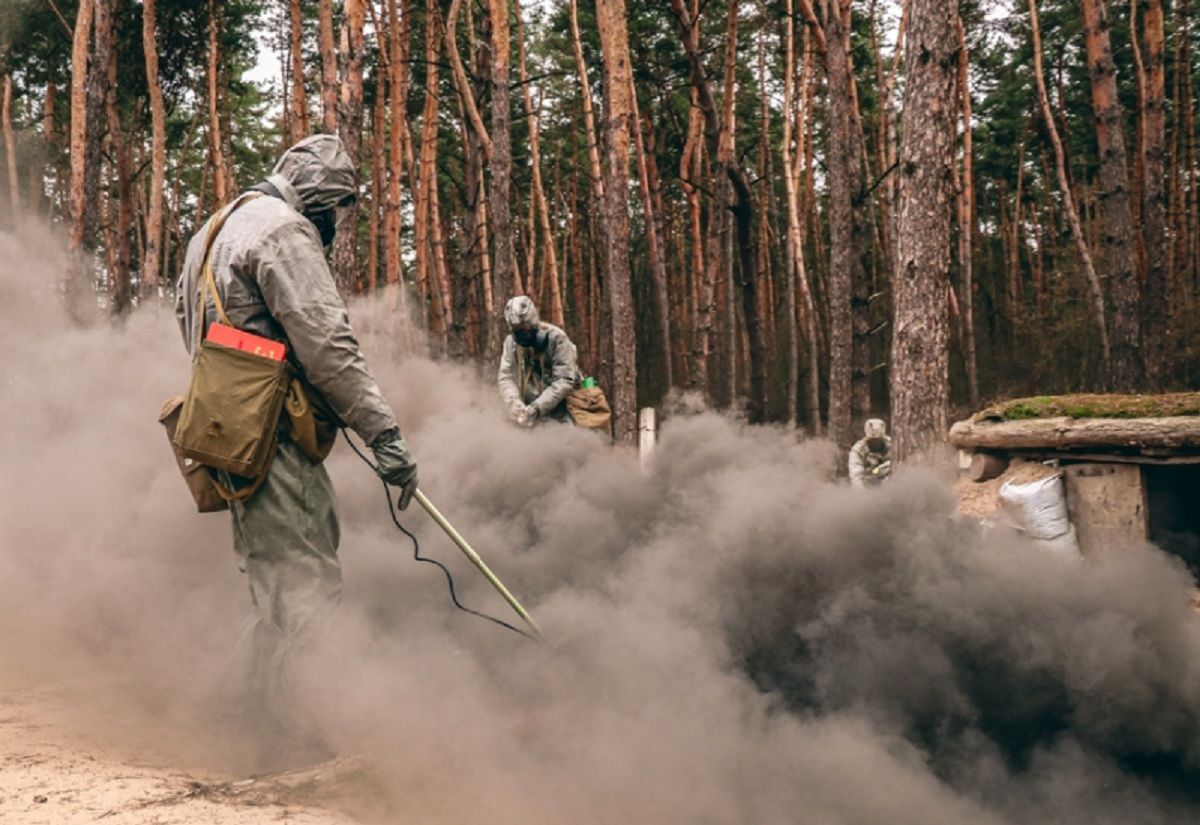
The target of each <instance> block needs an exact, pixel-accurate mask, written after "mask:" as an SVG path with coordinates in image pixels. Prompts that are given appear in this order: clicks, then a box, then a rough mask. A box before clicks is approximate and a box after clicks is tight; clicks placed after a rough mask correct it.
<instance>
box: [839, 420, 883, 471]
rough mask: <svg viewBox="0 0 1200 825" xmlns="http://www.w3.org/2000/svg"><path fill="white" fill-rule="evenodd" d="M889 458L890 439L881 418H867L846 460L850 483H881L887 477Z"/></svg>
mask: <svg viewBox="0 0 1200 825" xmlns="http://www.w3.org/2000/svg"><path fill="white" fill-rule="evenodd" d="M891 460H892V439H891V436H889V435H888V434H887V428H886V427H885V426H884V423H883V419H880V418H871V419H868V420H867V422H866V424H865V425H863V437H862V438H860V439H859V440H858V441H856V442H855V443H854V446H853V447H851V448H850V456H849V459H848V460H847V464H848V467H847V469H848V470H849V471H850V483H851V484H852V485H853V486H855V487H862V486H864V484H867V483H871V484H878V483H881V482H882V481H883V480H884V479H885V478H887V475H888V471H889V470H890V467H891V463H890V462H891Z"/></svg>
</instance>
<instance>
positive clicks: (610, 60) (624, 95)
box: [596, 0, 638, 444]
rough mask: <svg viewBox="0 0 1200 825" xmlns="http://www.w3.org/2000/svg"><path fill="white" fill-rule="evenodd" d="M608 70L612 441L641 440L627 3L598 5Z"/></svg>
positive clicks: (605, 211) (606, 239) (603, 217)
mask: <svg viewBox="0 0 1200 825" xmlns="http://www.w3.org/2000/svg"><path fill="white" fill-rule="evenodd" d="M596 24H597V28H598V29H599V33H600V48H601V53H602V55H603V64H604V102H605V109H604V173H605V181H604V197H603V199H602V201H601V208H600V226H601V233H602V234H601V237H602V238H603V243H604V248H605V255H604V264H605V272H604V293H605V303H606V305H607V307H608V312H609V339H610V341H611V344H612V359H613V362H612V375H613V381H612V385H611V392H610V393H609V397H610V398H611V399H612V402H611V403H612V410H613V437H614V438H615V439H616V440H617V441H618V442H622V443H625V444H632V443H634V441H635V439H636V438H637V426H638V422H637V335H636V333H635V329H634V322H633V295H632V287H631V281H630V269H629V143H630V137H631V133H632V131H633V129H634V128H636V126H635V122H634V114H633V101H632V100H631V97H632V93H633V72H632V67H631V66H630V63H629V34H628V31H627V29H626V16H625V0H597V1H596Z"/></svg>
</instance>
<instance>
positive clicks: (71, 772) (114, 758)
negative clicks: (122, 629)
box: [0, 690, 357, 825]
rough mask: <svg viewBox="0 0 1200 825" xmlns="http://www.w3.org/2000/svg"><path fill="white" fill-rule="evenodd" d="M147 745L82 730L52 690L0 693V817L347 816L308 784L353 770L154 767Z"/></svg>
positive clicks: (39, 824)
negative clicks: (231, 771)
mask: <svg viewBox="0 0 1200 825" xmlns="http://www.w3.org/2000/svg"><path fill="white" fill-rule="evenodd" d="M161 764H162V763H161V758H158V759H157V764H156V757H155V756H154V755H153V754H150V753H148V752H140V753H139V752H138V749H136V748H131V747H129V746H126V745H122V746H121V747H119V748H118V747H117V746H115V745H112V744H106V743H103V742H99V741H92V740H91V738H90V737H88V736H85V735H81V734H80V733H79V732H78V730H76V728H75V726H74V725H73V724H72V720H71V713H70V711H69V708H68V705H67V702H66V701H64V697H63V696H62V695H61V694H56V693H55V692H53V691H36V690H22V691H17V692H3V693H0V822H3V823H5V825H75V823H111V825H149V824H150V823H154V825H183V823H187V824H188V825H193V823H219V825H265V823H277V822H288V823H296V824H297V825H355V824H356V823H357V820H354V819H350V818H348V817H347V816H345V815H342V814H340V813H335V812H332V811H328V810H321V809H318V808H314V807H308V806H306V805H305V804H303V803H304V800H305V799H306V798H309V797H311V796H312V789H313V787H314V786H316V785H319V784H321V783H322V782H325V781H328V780H329V779H330V778H331V777H332V778H333V779H334V780H335V781H336V780H337V776H336V775H339V774H340V775H345V774H346V772H347V771H353V770H354V766H353V765H351V764H349V763H348V762H347V761H345V760H343V761H342V762H340V763H330V764H329V765H327V766H325V767H324V769H323V770H316V771H311V770H310V771H306V772H296V773H294V774H290V775H289V774H281V775H276V776H273V777H264V778H261V779H246V778H233V777H228V776H225V777H222V776H212V775H201V774H193V773H187V772H184V771H182V770H174V769H171V768H164V767H161Z"/></svg>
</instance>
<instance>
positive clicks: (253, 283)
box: [176, 135, 415, 721]
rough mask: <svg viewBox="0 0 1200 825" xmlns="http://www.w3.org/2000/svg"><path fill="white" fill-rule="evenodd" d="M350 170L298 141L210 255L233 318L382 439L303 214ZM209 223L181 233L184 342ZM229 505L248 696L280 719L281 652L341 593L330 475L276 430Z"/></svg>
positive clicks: (342, 183) (370, 437) (324, 145)
mask: <svg viewBox="0 0 1200 825" xmlns="http://www.w3.org/2000/svg"><path fill="white" fill-rule="evenodd" d="M354 177H355V176H354V167H353V164H352V163H351V161H350V158H349V156H348V155H347V154H346V152H345V149H344V148H343V147H342V144H341V141H340V140H339V139H338V138H337V137H334V136H332V135H316V136H313V137H310V138H307V139H305V140H303V141H301V142H300V143H298V144H296V145H295V146H293V147H292V148H291V149H289V150H288V151H287V152H286V153H285V154H284V155H283V157H282V158H281V159H280V161H279V163H278V164H277V165H276V166H275V170H274V172H273V174H272V175H271V176H270V177H269V178H268V182H269V183H270V184H271V185H272V186H273V187H274V190H275V192H277V193H278V197H271V196H260V197H257V198H253V199H250V200H248V201H246V202H245V203H244V204H243V205H241V206H240V207H239V208H237V209H236V210H235V211H234V212H233V213H232V214H230V215H229V217H228V218H227V219H226V222H225V224H224V226H223V227H222V228H221V231H220V232H219V234H218V235H217V237H216V239H215V240H214V242H213V245H212V252H211V257H210V261H211V266H212V272H213V277H214V279H215V281H216V284H217V291H218V293H219V294H220V297H221V300H222V302H223V305H224V308H225V312H226V314H227V315H228V316H229V319H230V321H231V322H232V323H233V325H234V326H236V327H238V328H240V329H244V330H247V331H249V332H252V333H255V334H257V335H262V336H266V337H268V338H272V339H275V340H279V341H284V342H286V344H287V347H288V357H289V359H290V360H291V361H292V362H293V365H294V366H296V367H297V368H298V369H299V370H300V371H302V373H303V375H304V376H305V378H306V379H307V381H308V382H309V384H310V385H311V386H312V387H313V388H315V389H316V390H317V391H319V392H320V393H321V394H322V395H323V396H324V398H325V400H326V401H327V402H328V404H329V406H330V407H331V408H332V409H333V411H334V412H335V413H336V414H337V415H338V416H339V417H340V418H341V419H342V421H343V422H345V424H346V425H347V426H349V427H350V428H352V429H353V430H354V431H355V432H356V433H358V435H359V436H360V437H361V438H362V439H363V440H364V441H365V442H367V443H368V444H372V443H374V442H376V441H378V440H387V439H388V438H389V433H395V438H396V440H399V436H398V427H397V424H396V417H395V415H394V414H393V413H392V409H391V407H390V406H389V405H388V403H387V402H386V401H385V400H384V398H383V395H382V393H381V392H380V390H379V386H378V385H377V383H376V382H375V379H374V377H372V375H371V373H370V372H369V371H368V370H367V365H366V361H365V360H364V358H363V354H362V352H361V350H360V349H359V345H358V341H357V340H356V338H355V336H354V332H353V330H352V329H351V326H350V318H349V315H348V314H347V311H346V306H345V304H344V303H343V301H342V299H341V297H340V296H339V295H338V292H337V289H336V287H335V286H334V282H333V276H332V274H331V273H330V271H329V266H328V265H327V263H326V261H325V253H324V249H323V248H322V244H321V237H320V234H319V233H318V230H317V228H316V226H315V225H314V223H313V221H312V220H310V218H309V217H306V215H308V216H312V215H315V214H317V213H321V212H324V213H326V215H328V212H329V210H331V209H332V207H334V206H335V205H337V204H339V203H342V202H344V201H346V200H348V199H350V198H352V197H353V196H354V194H355V182H354ZM267 188H268V189H270V187H267ZM211 220H212V219H210V221H211ZM207 232H208V224H207V223H206V224H205V225H204V226H203V227H201V228H200V230H199V231H198V232H197V233H196V234H195V235H194V236H193V237H192V239H191V242H190V243H189V244H188V249H187V255H186V257H185V260H184V264H183V272H182V275H181V276H180V279H179V284H178V290H177V299H176V316H177V318H178V320H179V324H180V329H181V331H182V333H183V339H184V343H185V345H186V346H187V347H188V348H189V351H190V350H191V348H192V346H193V344H194V341H195V327H194V326H193V324H194V323H195V319H196V314H197V312H198V309H197V306H196V302H197V297H198V296H197V287H198V284H199V278H200V277H201V264H202V261H203V258H204V246H205V239H206V237H207ZM206 309H207V312H206V317H205V324H206V326H207V324H208V323H211V322H212V321H213V320H215V319H216V312H215V309H214V307H213V305H212V303H211V302H210V303H209V304H208V306H207V308H206ZM399 441H400V443H401V444H402V440H399ZM413 473H414V474H415V464H414V465H413ZM231 509H232V513H233V536H234V549H235V551H236V552H237V555H238V558H239V567H240V568H241V569H242V570H243V571H244V572H246V573H247V575H248V578H249V584H250V595H251V598H252V600H253V603H254V607H255V612H254V616H253V618H252V621H251V623H250V625H251V628H250V630H249V632H248V633H247V634H246V637H245V638H244V639H243V645H249V646H250V647H251V652H252V657H251V658H252V661H251V662H250V663H249V667H250V674H249V675H250V681H251V684H250V688H251V694H250V696H249V697H248V698H249V700H250V701H252V702H257V703H260V704H261V706H262V710H263V711H264V714H265V715H266V716H267V717H272V716H273V717H275V718H276V720H277V721H278V718H279V716H280V709H279V707H278V703H279V702H281V701H283V698H282V697H284V696H286V694H285V693H281V692H280V691H279V688H280V687H281V685H280V684H279V683H280V682H281V681H286V680H287V678H288V675H287V674H288V671H289V668H288V659H289V653H290V652H291V651H293V650H294V649H295V648H296V646H297V645H298V644H299V643H301V642H302V641H303V640H305V639H306V638H308V636H309V635H310V633H311V631H313V630H315V629H316V626H317V625H318V624H319V619H320V617H321V616H322V615H323V614H324V613H325V612H326V611H328V610H329V609H330V608H331V607H332V606H333V605H335V604H336V602H337V600H338V599H339V597H340V594H341V585H342V579H341V566H340V563H339V561H338V557H337V547H338V540H339V529H338V521H337V513H336V504H335V500H334V492H333V486H332V484H331V483H330V480H329V476H328V474H327V473H326V472H325V468H324V466H322V465H321V464H318V463H314V462H313V461H312V460H311V459H309V458H308V457H307V456H306V455H305V454H304V453H303V452H301V451H300V449H299V448H298V447H297V446H296V445H294V444H292V443H291V442H290V441H288V440H287V439H286V437H281V441H280V444H279V450H278V453H277V454H276V457H275V459H274V460H273V462H272V464H271V467H270V470H269V471H268V474H267V477H266V480H265V481H264V483H263V485H262V487H261V488H260V489H259V490H258V492H256V493H255V494H254V495H253V496H251V497H250V498H249V499H248V500H246V501H245V502H234V503H233V504H232V507H231Z"/></svg>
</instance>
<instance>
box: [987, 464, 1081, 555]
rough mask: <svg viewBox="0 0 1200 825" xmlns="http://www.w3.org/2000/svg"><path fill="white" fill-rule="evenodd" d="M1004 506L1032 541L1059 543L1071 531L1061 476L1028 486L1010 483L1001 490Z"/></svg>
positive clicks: (1001, 499)
mask: <svg viewBox="0 0 1200 825" xmlns="http://www.w3.org/2000/svg"><path fill="white" fill-rule="evenodd" d="M1000 506H1001V507H1003V508H1004V513H1005V515H1007V516H1008V517H1009V519H1010V520H1011V521H1012V522H1013V526H1014V527H1017V528H1019V529H1021V530H1024V531H1025V533H1026V534H1027V535H1028V536H1029V537H1030V538H1035V539H1042V540H1049V539H1056V538H1058V537H1059V536H1062V535H1064V534H1066V533H1067V532H1069V531H1070V530H1071V519H1070V517H1069V516H1068V515H1067V496H1066V491H1065V490H1064V488H1063V482H1062V474H1061V473H1059V474H1057V475H1052V476H1049V477H1048V478H1043V479H1039V480H1037V481H1030V482H1028V483H1025V484H1017V483H1016V482H1013V481H1009V482H1007V483H1006V484H1005V485H1004V486H1003V487H1001V488H1000Z"/></svg>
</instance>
